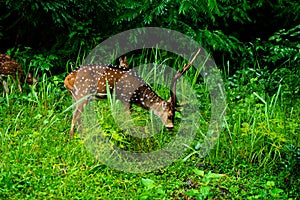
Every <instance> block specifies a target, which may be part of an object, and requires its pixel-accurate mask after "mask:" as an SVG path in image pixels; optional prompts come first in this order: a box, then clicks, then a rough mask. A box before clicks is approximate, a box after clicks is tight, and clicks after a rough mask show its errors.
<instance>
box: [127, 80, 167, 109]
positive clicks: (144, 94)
mask: <svg viewBox="0 0 300 200" xmlns="http://www.w3.org/2000/svg"><path fill="white" fill-rule="evenodd" d="M131 100H132V102H133V103H134V104H137V105H139V106H141V107H143V108H145V109H147V110H157V108H158V107H161V104H162V102H164V100H163V99H162V98H161V97H159V96H158V95H157V94H156V93H155V92H154V91H153V90H152V89H151V88H150V87H149V86H148V85H143V86H141V87H139V88H138V90H137V91H136V92H135V95H133V97H132V98H131Z"/></svg>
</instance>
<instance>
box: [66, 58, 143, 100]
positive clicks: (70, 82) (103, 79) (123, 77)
mask: <svg viewBox="0 0 300 200" xmlns="http://www.w3.org/2000/svg"><path fill="white" fill-rule="evenodd" d="M64 84H65V87H66V89H67V90H69V91H70V92H71V93H72V95H73V96H74V97H75V98H76V99H78V97H79V98H81V97H84V96H86V95H89V94H101V95H106V93H107V88H106V85H108V86H109V88H110V90H111V91H112V90H113V89H114V88H115V87H116V90H117V95H118V96H119V97H124V99H128V98H129V97H128V95H131V94H132V93H133V90H135V89H137V88H138V87H139V86H140V85H141V84H145V83H144V81H143V80H142V79H141V78H140V77H139V76H138V75H137V74H136V73H135V72H134V71H132V70H131V69H128V68H125V67H121V66H112V65H102V64H100V65H87V66H82V67H80V68H79V69H77V70H75V71H73V72H71V73H70V74H69V75H68V76H67V77H66V78H65V81H64ZM124 94H126V98H125V96H124Z"/></svg>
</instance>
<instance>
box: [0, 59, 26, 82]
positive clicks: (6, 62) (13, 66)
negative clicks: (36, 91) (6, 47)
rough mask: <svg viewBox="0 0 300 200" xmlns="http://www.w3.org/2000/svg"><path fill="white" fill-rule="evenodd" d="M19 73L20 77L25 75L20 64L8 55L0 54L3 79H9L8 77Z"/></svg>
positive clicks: (0, 70)
mask: <svg viewBox="0 0 300 200" xmlns="http://www.w3.org/2000/svg"><path fill="white" fill-rule="evenodd" d="M17 72H18V74H19V75H21V74H22V73H23V70H22V68H21V66H20V65H19V63H17V62H16V61H15V60H13V59H11V58H10V56H8V55H6V54H0V75H1V76H2V77H7V76H8V75H13V76H14V75H15V74H16V73H17Z"/></svg>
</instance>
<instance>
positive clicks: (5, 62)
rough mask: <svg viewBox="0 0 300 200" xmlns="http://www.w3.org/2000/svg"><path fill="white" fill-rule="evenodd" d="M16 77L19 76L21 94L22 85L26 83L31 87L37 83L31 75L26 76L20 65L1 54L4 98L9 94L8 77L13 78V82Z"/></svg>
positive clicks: (0, 65)
mask: <svg viewBox="0 0 300 200" xmlns="http://www.w3.org/2000/svg"><path fill="white" fill-rule="evenodd" d="M16 75H17V76H18V88H19V91H20V92H22V87H21V83H24V82H26V83H27V84H29V85H33V84H34V83H35V82H36V79H35V78H33V76H32V75H31V73H28V74H27V75H25V74H24V72H23V70H22V67H21V66H20V64H19V63H17V62H16V61H15V60H13V59H11V58H10V56H9V55H7V54H0V77H1V78H2V84H3V96H4V95H5V93H6V94H8V93H9V89H8V86H7V83H6V79H7V77H8V76H12V78H13V80H14V81H16Z"/></svg>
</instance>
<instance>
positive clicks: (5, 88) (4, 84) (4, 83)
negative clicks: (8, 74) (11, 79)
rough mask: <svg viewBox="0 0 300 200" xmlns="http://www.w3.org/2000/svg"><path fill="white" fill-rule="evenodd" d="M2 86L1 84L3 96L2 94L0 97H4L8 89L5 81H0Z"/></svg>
mask: <svg viewBox="0 0 300 200" xmlns="http://www.w3.org/2000/svg"><path fill="white" fill-rule="evenodd" d="M2 84H3V94H2V96H3V97H4V96H5V94H8V93H9V89H8V87H7V83H6V81H5V80H4V79H3V80H2Z"/></svg>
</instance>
